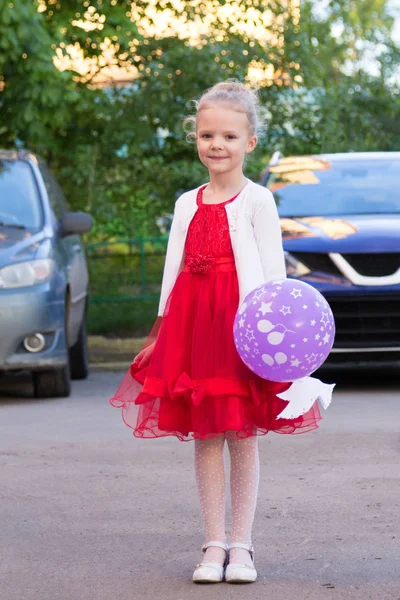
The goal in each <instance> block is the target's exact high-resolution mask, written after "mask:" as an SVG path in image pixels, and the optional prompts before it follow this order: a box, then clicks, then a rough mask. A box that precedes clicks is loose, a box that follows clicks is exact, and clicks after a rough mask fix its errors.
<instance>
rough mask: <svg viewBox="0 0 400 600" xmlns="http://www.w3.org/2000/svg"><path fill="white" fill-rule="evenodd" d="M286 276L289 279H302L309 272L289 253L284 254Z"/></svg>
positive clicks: (309, 271)
mask: <svg viewBox="0 0 400 600" xmlns="http://www.w3.org/2000/svg"><path fill="white" fill-rule="evenodd" d="M284 254H285V266H286V274H287V275H288V276H289V277H303V276H304V275H308V274H309V273H311V270H310V269H309V268H308V267H307V266H306V265H305V264H304V263H302V262H300V261H299V260H298V259H297V258H296V257H295V256H293V254H290V252H285V253H284Z"/></svg>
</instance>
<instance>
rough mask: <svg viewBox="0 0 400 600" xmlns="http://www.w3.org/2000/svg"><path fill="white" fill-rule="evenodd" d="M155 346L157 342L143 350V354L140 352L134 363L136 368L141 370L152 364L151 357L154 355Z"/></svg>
mask: <svg viewBox="0 0 400 600" xmlns="http://www.w3.org/2000/svg"><path fill="white" fill-rule="evenodd" d="M154 346H155V342H153V343H152V344H150V346H147V347H146V348H143V350H142V351H141V352H139V354H138V355H137V356H136V358H135V360H134V361H133V364H134V365H135V367H139V368H140V369H143V368H144V367H147V365H148V364H149V363H150V360H151V357H152V354H153V350H154Z"/></svg>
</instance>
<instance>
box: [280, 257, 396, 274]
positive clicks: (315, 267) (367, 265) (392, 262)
mask: <svg viewBox="0 0 400 600" xmlns="http://www.w3.org/2000/svg"><path fill="white" fill-rule="evenodd" d="M292 254H293V255H294V256H296V258H298V260H299V261H300V262H302V263H304V264H305V265H307V267H308V268H309V269H311V271H315V272H318V273H326V274H329V275H336V276H340V277H343V273H342V272H341V271H340V270H339V269H338V268H337V267H336V265H334V264H333V262H332V261H331V259H330V258H329V256H328V254H324V253H321V252H293V253H292ZM342 256H343V258H344V259H345V260H347V262H348V263H349V264H350V265H351V266H352V267H353V269H354V270H355V271H357V273H359V274H360V275H364V276H365V277H385V276H387V275H392V274H393V273H396V271H397V270H398V269H400V253H398V252H385V253H380V254H367V253H363V254H342Z"/></svg>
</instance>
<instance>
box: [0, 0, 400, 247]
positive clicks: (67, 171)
mask: <svg viewBox="0 0 400 600" xmlns="http://www.w3.org/2000/svg"><path fill="white" fill-rule="evenodd" d="M24 4H26V6H24ZM266 6H268V11H266V10H265V7H266ZM317 6H318V5H317V3H316V2H314V1H312V0H303V1H302V3H301V10H300V12H299V10H298V8H299V5H298V3H297V2H289V0H288V1H287V3H283V2H278V1H276V0H271V1H268V2H266V0H253V1H252V2H250V3H249V2H247V1H246V0H237V2H228V1H223V0H207V2H205V1H201V0H187V1H186V2H185V4H184V10H183V11H182V10H180V8H179V6H178V4H177V3H176V2H174V0H171V1H170V2H161V1H157V0H151V1H149V0H147V1H133V0H118V1H117V0H37V1H36V2H32V3H31V4H29V3H19V2H18V3H17V2H14V3H13V2H10V1H9V0H7V2H6V1H5V0H0V86H1V88H2V92H1V98H0V108H1V111H0V136H1V142H0V145H2V146H5V147H13V146H16V145H17V146H18V145H23V146H25V147H29V148H31V149H32V150H34V151H38V152H39V153H40V154H42V155H43V156H44V157H45V158H46V159H47V160H48V161H49V162H50V164H51V166H52V168H53V169H54V170H55V171H56V173H57V174H58V176H59V178H60V180H61V183H62V185H63V188H64V190H65V191H66V193H67V197H68V200H69V202H70V204H71V206H72V207H73V208H81V209H89V210H90V211H91V212H92V213H93V214H94V216H95V219H96V229H95V232H94V234H95V235H96V236H99V235H104V236H111V235H130V236H131V235H152V234H157V233H158V228H157V225H156V220H157V217H159V216H160V215H162V214H166V213H170V212H171V210H172V207H173V203H174V199H175V198H176V196H177V194H178V193H179V192H180V191H181V190H183V189H186V188H189V187H193V186H194V185H197V184H198V183H200V182H201V181H203V180H204V178H205V177H206V173H205V171H204V170H203V167H202V166H201V165H200V164H199V161H198V160H197V158H196V152H195V148H194V147H193V146H191V145H189V144H187V142H186V140H185V133H184V131H183V129H182V121H183V118H184V116H186V115H187V114H188V113H190V112H191V111H192V110H193V106H192V104H191V99H193V98H195V97H197V96H198V95H199V94H200V93H201V92H202V91H203V90H204V89H205V88H207V87H208V86H210V85H211V84H213V83H215V82H216V81H219V80H223V79H226V78H228V77H236V78H239V79H241V80H246V79H247V80H248V79H249V77H250V74H253V75H254V74H256V75H257V78H258V81H259V85H260V94H261V98H262V103H263V107H264V110H265V114H266V116H267V123H268V125H267V128H266V132H265V135H264V137H263V138H262V139H261V140H260V143H259V146H258V149H257V152H256V153H254V154H253V155H252V156H251V159H250V160H249V161H248V163H247V166H246V168H247V172H248V174H249V175H251V176H252V177H253V178H255V179H257V178H258V174H259V173H260V172H261V170H262V168H263V166H264V164H265V161H266V159H267V157H268V155H270V154H271V153H272V152H273V151H274V150H275V149H278V148H279V149H281V150H282V151H283V152H285V153H296V154H303V153H315V152H325V151H335V150H339V149H340V150H348V149H363V150H367V149H374V150H378V149H385V150H386V149H393V148H395V147H398V143H399V126H398V121H399V100H398V95H397V86H396V84H395V83H393V74H394V73H395V69H396V67H397V64H398V58H399V56H398V49H397V48H396V47H395V45H394V44H393V42H392V40H391V37H390V36H391V26H392V18H391V16H390V15H389V14H388V11H387V1H386V0H365V1H364V2H362V3H360V2H356V1H355V0H331V2H330V3H328V5H327V9H326V10H325V12H317V11H316V7H317ZM150 9H151V10H150ZM229 11H231V13H229ZM232 11H233V12H232ZM160 15H161V16H164V17H166V18H164V22H162V21H160V20H159V17H160ZM171 23H177V25H176V26H174V27H175V29H174V28H172V29H171ZM205 25H207V27H206V28H204V27H205ZM193 32H194V33H193ZM371 49H374V56H375V60H376V63H375V64H376V70H377V73H376V74H371V73H369V72H368V71H367V69H366V59H367V58H368V56H370V53H371ZM72 52H74V53H75V54H76V55H78V56H81V57H82V59H83V60H85V61H86V63H85V64H86V65H88V64H89V65H90V68H89V69H87V70H86V72H83V71H79V72H78V70H77V67H76V66H74V63H71V61H70V56H71V53H72ZM56 65H57V66H58V67H59V68H56ZM66 67H67V68H66ZM106 67H114V68H116V67H120V68H122V67H124V68H129V69H130V71H131V73H132V74H133V78H132V82H131V84H130V85H128V86H125V87H120V86H115V85H109V86H108V87H104V85H102V86H99V75H103V80H104V72H105V71H104V69H105V68H106ZM60 69H64V70H60ZM1 88H0V89H1Z"/></svg>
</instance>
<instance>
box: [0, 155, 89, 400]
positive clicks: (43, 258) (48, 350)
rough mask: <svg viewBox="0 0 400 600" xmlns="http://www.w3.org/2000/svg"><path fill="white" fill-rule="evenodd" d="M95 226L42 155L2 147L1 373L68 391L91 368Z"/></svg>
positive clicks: (44, 389) (41, 389)
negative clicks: (88, 244)
mask: <svg viewBox="0 0 400 600" xmlns="http://www.w3.org/2000/svg"><path fill="white" fill-rule="evenodd" d="M91 227H92V218H91V216H90V215H88V214H86V213H78V212H69V209H68V205H67V203H66V201H65V198H64V196H63V193H62V191H61V188H60V186H59V185H58V183H57V181H56V179H55V178H54V176H53V174H52V173H51V171H50V170H49V169H48V167H47V166H46V164H45V163H44V162H43V161H42V160H41V159H40V158H39V157H37V156H35V155H34V154H31V153H28V152H13V151H2V150H0V374H2V373H12V372H14V373H15V372H20V371H30V372H31V373H32V375H33V384H34V394H35V396H36V397H42V398H43V397H55V396H68V395H69V393H70V387H71V383H70V382H71V377H72V378H76V379H83V378H85V377H86V376H87V374H88V353H87V339H86V324H85V316H86V309H87V302H88V283H89V278H88V271H87V265H86V259H85V252H84V247H83V245H82V241H81V238H80V235H79V234H82V233H86V232H88V231H90V229H91Z"/></svg>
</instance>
